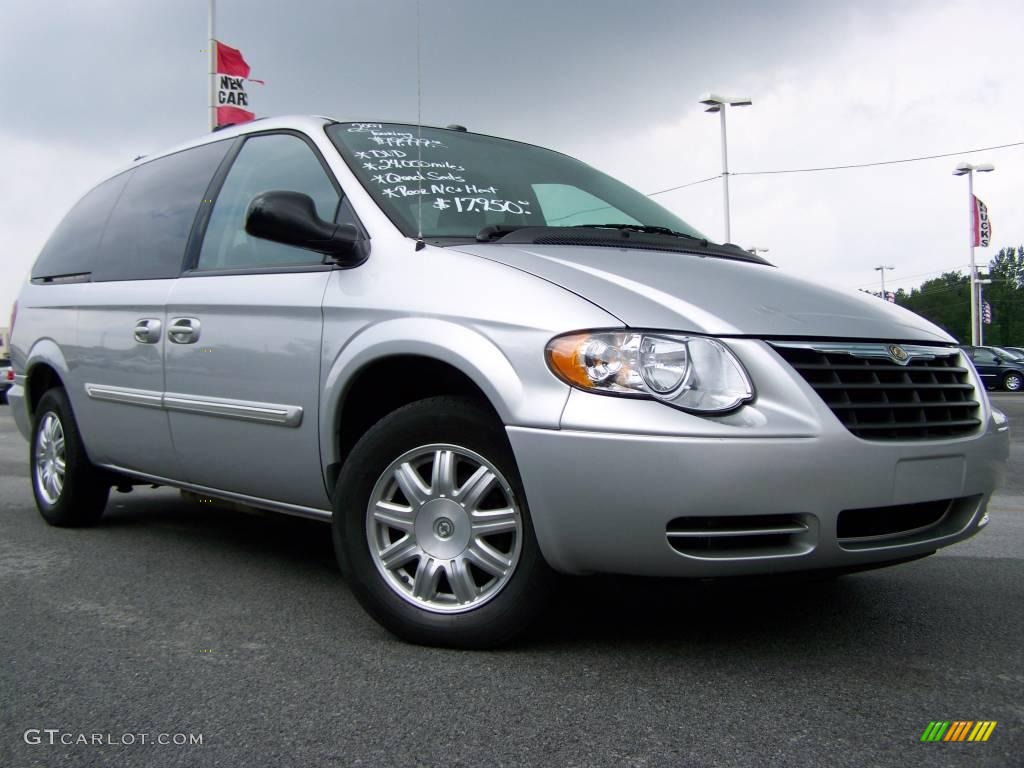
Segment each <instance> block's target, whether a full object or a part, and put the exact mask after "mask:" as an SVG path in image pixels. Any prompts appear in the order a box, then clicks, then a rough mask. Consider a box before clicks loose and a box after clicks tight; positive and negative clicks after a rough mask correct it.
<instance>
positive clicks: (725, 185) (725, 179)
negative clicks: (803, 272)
mask: <svg viewBox="0 0 1024 768" xmlns="http://www.w3.org/2000/svg"><path fill="white" fill-rule="evenodd" d="M700 103H701V104H703V105H705V106H706V107H707V109H705V110H704V111H705V112H717V113H718V114H719V115H720V117H721V120H722V196H723V198H724V200H725V242H727V243H728V242H729V241H730V240H731V239H732V233H731V229H730V226H729V150H728V148H727V143H726V140H725V108H726V106H727V105H728V106H730V107H749V106H750V105H751V104H753V103H754V102H752V101H751V100H750V99H743V98H739V97H736V96H733V97H726V96H718V95H716V94H714V93H708V94H705V95H704V97H703V98H702V99H701V100H700Z"/></svg>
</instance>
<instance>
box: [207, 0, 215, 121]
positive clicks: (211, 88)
mask: <svg viewBox="0 0 1024 768" xmlns="http://www.w3.org/2000/svg"><path fill="white" fill-rule="evenodd" d="M215 4H216V0H210V6H209V15H208V17H207V25H208V27H209V29H210V36H209V42H208V45H207V50H208V52H209V59H210V76H209V89H208V98H209V102H210V130H211V131H213V130H214V129H215V128H216V127H217V105H216V94H217V38H216V36H215V34H214V29H213V22H214V16H215V15H216V14H215Z"/></svg>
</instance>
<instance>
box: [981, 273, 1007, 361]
mask: <svg viewBox="0 0 1024 768" xmlns="http://www.w3.org/2000/svg"><path fill="white" fill-rule="evenodd" d="M978 312H979V313H981V314H982V315H984V313H985V286H984V285H983V284H982V283H981V282H980V281H979V282H978ZM984 319H985V318H984V317H983V316H982V317H979V318H978V346H980V347H982V346H985V323H984ZM1002 343H1004V344H1006V342H1002Z"/></svg>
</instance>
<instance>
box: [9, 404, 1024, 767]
mask: <svg viewBox="0 0 1024 768" xmlns="http://www.w3.org/2000/svg"><path fill="white" fill-rule="evenodd" d="M993 399H994V400H995V401H996V404H997V406H998V407H1000V408H1002V409H1003V410H1004V411H1006V412H1007V413H1008V414H1009V416H1010V418H1011V423H1012V427H1013V453H1012V458H1011V466H1010V469H1009V472H1008V478H1007V483H1006V486H1005V488H1004V489H1003V490H1002V491H1001V492H1000V493H999V495H998V496H997V497H996V498H995V499H994V501H993V504H992V505H991V506H990V512H991V514H992V522H991V523H990V525H989V526H988V529H987V530H985V531H983V532H982V533H981V534H979V535H978V536H977V537H975V538H974V539H972V540H970V541H968V542H966V543H964V544H961V545H959V546H955V547H952V548H950V549H947V550H943V551H940V552H939V553H938V554H936V555H935V556H933V557H930V558H926V559H924V560H920V561H917V562H914V563H909V564H905V565H901V566H897V567H894V568H889V569H885V570H881V571H873V572H869V573H862V574H857V575H850V576H845V577H842V578H840V579H838V580H835V581H832V582H811V583H804V582H791V581H785V582H776V581H773V580H770V579H760V580H755V581H743V582H737V583H733V582H730V583H727V584H721V583H706V582H696V583H679V582H662V581H649V580H639V579H612V578H585V579H572V580H568V583H567V584H566V585H564V589H563V594H562V595H561V596H560V597H559V599H558V601H557V604H556V607H555V609H554V610H552V611H551V613H550V615H549V616H548V617H547V618H546V619H545V621H543V622H542V624H541V625H540V626H539V627H538V628H537V630H536V631H535V632H534V633H533V634H531V635H530V637H529V638H527V639H526V640H525V641H524V642H522V643H520V644H519V645H517V646H516V647H514V648H510V649H506V650H501V651H495V652H486V653H479V652H477V653H472V652H459V651H444V650H436V649H429V648H421V647H416V646H411V645H406V644H403V643H401V642H399V641H397V640H395V639H393V638H392V637H391V636H389V635H388V634H387V633H385V632H384V631H383V630H382V629H380V628H379V627H378V626H377V625H376V624H375V623H374V622H373V621H372V620H371V619H369V618H368V617H367V616H366V615H365V614H364V613H363V612H362V610H361V609H360V608H359V606H358V605H357V604H356V602H355V600H354V598H353V597H352V594H351V592H350V591H349V588H348V587H347V586H346V584H345V582H344V580H343V579H342V577H341V575H340V574H339V572H338V570H337V567H336V565H335V562H334V555H333V552H332V550H331V538H330V531H329V528H328V527H327V526H326V525H324V524H322V523H317V522H312V521H306V520H301V519H297V518H288V517H275V516H258V515H251V514H245V513H242V512H238V511H234V510H228V509H220V508H212V507H210V506H207V505H196V504H191V503H188V502H186V501H184V500H183V499H182V498H181V497H180V496H179V495H178V494H177V493H176V492H174V491H171V490H168V489H159V490H151V489H139V490H136V491H134V492H132V493H130V494H125V495H122V494H113V495H112V496H111V501H110V505H109V506H108V512H107V515H106V516H105V518H104V520H103V521H102V523H101V524H100V525H99V526H98V527H96V528H93V529H89V530H61V529H56V528H50V527H47V526H46V525H45V524H44V523H43V521H42V519H41V518H40V517H39V515H38V513H37V512H36V511H35V508H34V505H33V502H32V495H31V490H30V486H29V480H28V469H27V468H28V459H27V456H28V447H27V444H26V443H25V442H24V441H23V440H22V438H21V436H20V434H18V432H17V430H16V428H15V427H14V423H13V421H12V420H11V417H10V412H9V409H8V407H6V406H0V652H2V657H3V662H2V663H0V768H8V767H11V768H15V767H18V768H20V766H51V765H53V766H56V765H60V766H147V767H150V766H152V767H154V768H158V767H159V766H303V767H304V768H305V767H307V766H310V767H312V766H335V765H337V766H356V765H362V766H374V767H376V766H382V767H388V766H396V767H397V766H487V767H488V768H498V767H499V766H526V765H529V766H559V768H562V767H565V768H570V767H571V766H581V767H583V766H586V767H588V768H589V767H590V766H758V767H761V766H829V768H838V767H839V766H890V765H898V766H901V767H906V766H915V765H927V766H963V765H970V766H1021V765H1024V758H1022V755H1024V650H1022V648H1024V616H1022V609H1024V589H1022V577H1024V567H1022V565H1024V563H1022V553H1024V471H1022V469H1024V394H1020V395H995V396H994V397H993ZM932 720H974V721H976V720H994V721H996V722H997V723H998V725H997V726H996V727H995V729H994V730H993V732H992V735H991V737H990V738H989V740H988V741H987V742H984V743H969V742H965V743H934V744H933V743H922V742H921V741H920V737H921V734H922V732H923V731H924V729H925V727H926V726H927V725H928V723H929V722H930V721H932ZM183 740H184V741H185V743H184V744H181V743H175V742H181V741H183ZM197 740H199V741H201V743H191V744H190V743H188V742H189V741H191V742H196V741H197ZM83 741H84V743H83ZM159 742H168V743H159Z"/></svg>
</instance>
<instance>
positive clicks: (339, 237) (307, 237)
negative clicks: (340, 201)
mask: <svg viewBox="0 0 1024 768" xmlns="http://www.w3.org/2000/svg"><path fill="white" fill-rule="evenodd" d="M245 231H246V232H248V233H249V234H250V235H252V236H253V237H259V238H262V239H264V240H271V241H273V242H275V243H282V244H284V245H294V246H296V247H298V248H305V249H307V250H310V251H316V252H317V253H322V254H324V255H325V256H328V257H330V258H331V260H333V261H335V262H337V263H338V264H341V265H343V266H355V265H357V264H360V263H362V262H363V261H364V260H365V258H366V256H365V254H364V253H363V251H362V249H361V248H360V247H359V232H358V230H356V228H355V227H353V226H352V225H351V224H334V223H333V222H330V221H324V220H323V219H321V218H320V217H319V216H318V215H317V213H316V205H315V204H314V203H313V198H311V197H310V196H309V195H304V194H302V193H301V192H285V191H281V190H275V191H273V192H264V193H263V194H260V195H256V197H254V198H253V199H252V202H251V203H249V210H248V212H247V213H246V214H245Z"/></svg>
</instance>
